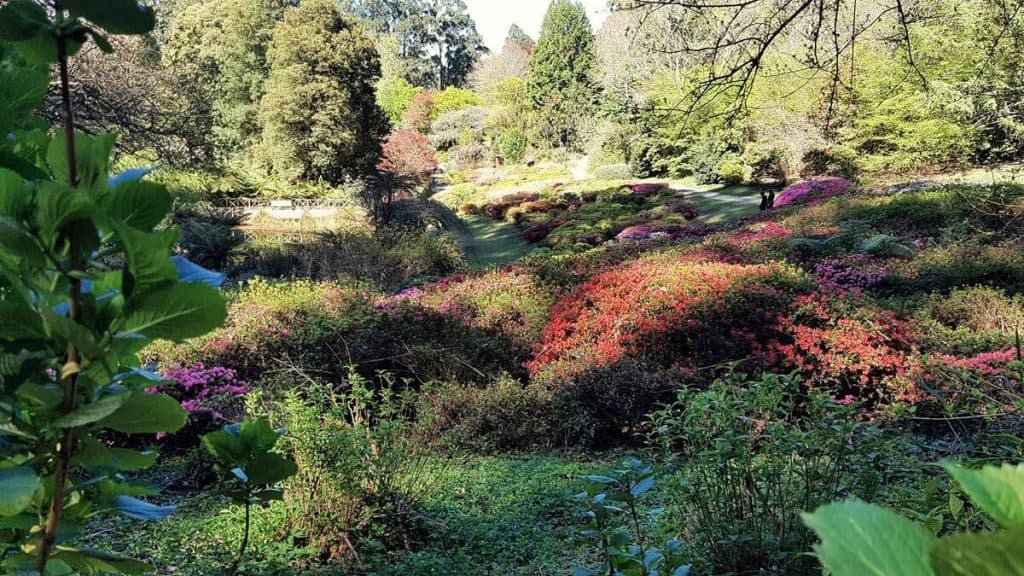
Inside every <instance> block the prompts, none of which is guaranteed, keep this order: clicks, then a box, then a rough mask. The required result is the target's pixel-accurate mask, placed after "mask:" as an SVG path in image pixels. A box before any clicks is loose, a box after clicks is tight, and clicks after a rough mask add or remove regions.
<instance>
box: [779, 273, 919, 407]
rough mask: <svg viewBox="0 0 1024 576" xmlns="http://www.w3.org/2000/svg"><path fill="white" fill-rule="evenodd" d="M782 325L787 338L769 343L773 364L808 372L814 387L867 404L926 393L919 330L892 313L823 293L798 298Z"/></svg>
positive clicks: (905, 399)
mask: <svg viewBox="0 0 1024 576" xmlns="http://www.w3.org/2000/svg"><path fill="white" fill-rule="evenodd" d="M778 330H779V332H780V333H781V334H782V335H784V339H783V340H780V341H776V342H771V343H770V345H769V346H767V347H765V349H764V351H765V355H766V360H767V364H768V365H769V366H772V367H775V368H778V369H783V370H798V371H800V372H802V373H803V374H804V375H805V377H806V378H807V382H808V384H809V385H810V386H812V387H817V388H822V389H824V390H827V391H829V392H831V393H832V394H833V396H834V397H836V398H838V399H844V398H847V399H848V400H856V401H858V402H860V403H862V404H864V405H867V406H872V405H875V404H878V403H879V402H883V403H890V402H914V401H917V400H919V399H920V397H921V393H920V390H919V389H918V388H917V387H916V386H915V384H914V380H915V378H916V377H917V376H919V372H920V370H919V368H920V366H919V364H918V362H917V359H916V354H917V350H916V347H915V345H914V341H915V335H914V334H913V332H912V330H911V329H910V326H909V324H908V323H907V322H905V321H903V320H901V319H900V318H898V317H897V316H896V315H895V314H894V313H892V312H889V311H883V310H878V309H875V308H873V307H871V306H870V305H869V304H867V302H864V301H862V300H860V299H857V298H845V299H844V298H842V297H840V296H839V295H837V294H834V293H829V292H817V293H815V294H813V295H809V296H805V297H802V298H800V299H798V300H797V302H796V308H795V309H794V311H793V313H792V314H791V315H789V316H787V317H785V318H783V319H782V322H781V323H780V325H779V326H778Z"/></svg>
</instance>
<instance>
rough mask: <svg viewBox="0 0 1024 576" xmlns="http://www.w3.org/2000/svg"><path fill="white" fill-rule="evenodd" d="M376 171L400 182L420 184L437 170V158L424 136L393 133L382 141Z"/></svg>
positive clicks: (414, 133)
mask: <svg viewBox="0 0 1024 576" xmlns="http://www.w3.org/2000/svg"><path fill="white" fill-rule="evenodd" d="M377 170H380V171H381V172H384V173H387V174H389V175H391V177H392V178H394V179H396V180H398V181H400V182H409V183H413V184H422V183H423V182H424V181H425V180H426V179H427V178H429V177H430V175H431V174H433V173H434V170H437V158H435V157H434V148H433V146H431V145H430V140H427V137H426V136H423V135H422V134H419V133H417V132H408V131H404V132H394V133H392V134H391V135H390V136H388V138H387V140H385V141H384V148H383V152H382V156H381V160H380V162H379V163H378V164H377Z"/></svg>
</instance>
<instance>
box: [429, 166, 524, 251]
mask: <svg viewBox="0 0 1024 576" xmlns="http://www.w3.org/2000/svg"><path fill="white" fill-rule="evenodd" d="M446 189H447V186H445V185H443V184H439V183H438V182H436V181H435V184H434V197H436V196H437V195H438V194H441V193H442V192H444V191H445V190H446ZM440 217H441V220H442V222H443V223H444V226H445V228H446V229H447V230H448V231H449V232H452V233H454V234H455V237H456V238H458V240H459V244H461V245H462V248H463V249H464V250H465V251H466V260H467V263H468V264H469V266H470V267H471V268H488V267H490V266H501V265H502V264H507V263H509V262H512V261H513V260H516V259H518V258H522V257H523V256H525V255H527V254H529V253H530V251H532V250H533V246H532V245H530V244H529V243H527V242H526V240H523V236H522V234H521V233H520V232H519V229H518V228H516V227H515V226H513V225H512V224H509V223H507V222H502V221H498V220H492V219H490V218H487V217H486V216H472V215H463V216H460V215H458V214H456V213H455V212H454V211H453V210H445V211H444V213H443V214H441V215H440Z"/></svg>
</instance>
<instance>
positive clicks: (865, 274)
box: [814, 258, 885, 290]
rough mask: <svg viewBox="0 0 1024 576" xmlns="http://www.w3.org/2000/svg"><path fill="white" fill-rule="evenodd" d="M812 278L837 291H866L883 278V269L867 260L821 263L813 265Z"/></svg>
mask: <svg viewBox="0 0 1024 576" xmlns="http://www.w3.org/2000/svg"><path fill="white" fill-rule="evenodd" d="M814 276H815V277H817V278H818V280H819V282H821V284H822V285H823V286H827V287H829V288H834V289H839V290H867V289H868V288H871V287H872V286H874V285H876V284H878V283H879V282H881V281H882V279H883V278H885V268H884V267H882V266H878V265H872V264H871V263H870V262H869V261H868V259H867V258H860V259H857V261H855V262H838V261H830V260H829V261H823V262H819V263H817V264H815V265H814Z"/></svg>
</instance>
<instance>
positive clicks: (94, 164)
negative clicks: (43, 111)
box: [46, 132, 114, 188]
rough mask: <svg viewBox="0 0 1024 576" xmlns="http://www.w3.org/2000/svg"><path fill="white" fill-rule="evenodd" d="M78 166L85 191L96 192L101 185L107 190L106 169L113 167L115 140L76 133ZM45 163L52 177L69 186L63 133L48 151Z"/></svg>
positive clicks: (79, 183) (59, 133)
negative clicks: (95, 189)
mask: <svg viewBox="0 0 1024 576" xmlns="http://www.w3.org/2000/svg"><path fill="white" fill-rule="evenodd" d="M74 145H75V160H76V162H75V165H76V166H77V167H78V169H77V171H76V176H77V178H78V185H79V186H80V187H82V188H93V187H95V186H97V184H100V185H102V186H106V183H107V168H108V167H109V165H110V153H111V151H112V150H113V148H114V136H113V135H112V134H101V135H99V136H89V135H88V134H83V133H81V132H76V133H75V144H74ZM46 163H47V164H48V165H49V166H50V170H51V171H53V175H54V176H55V177H56V178H57V179H58V180H60V181H61V182H63V183H65V184H70V183H71V182H70V180H69V178H70V175H69V174H68V154H67V146H66V144H65V142H64V134H63V132H58V133H56V134H54V136H53V139H52V140H51V141H50V145H49V148H48V149H47V151H46Z"/></svg>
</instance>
